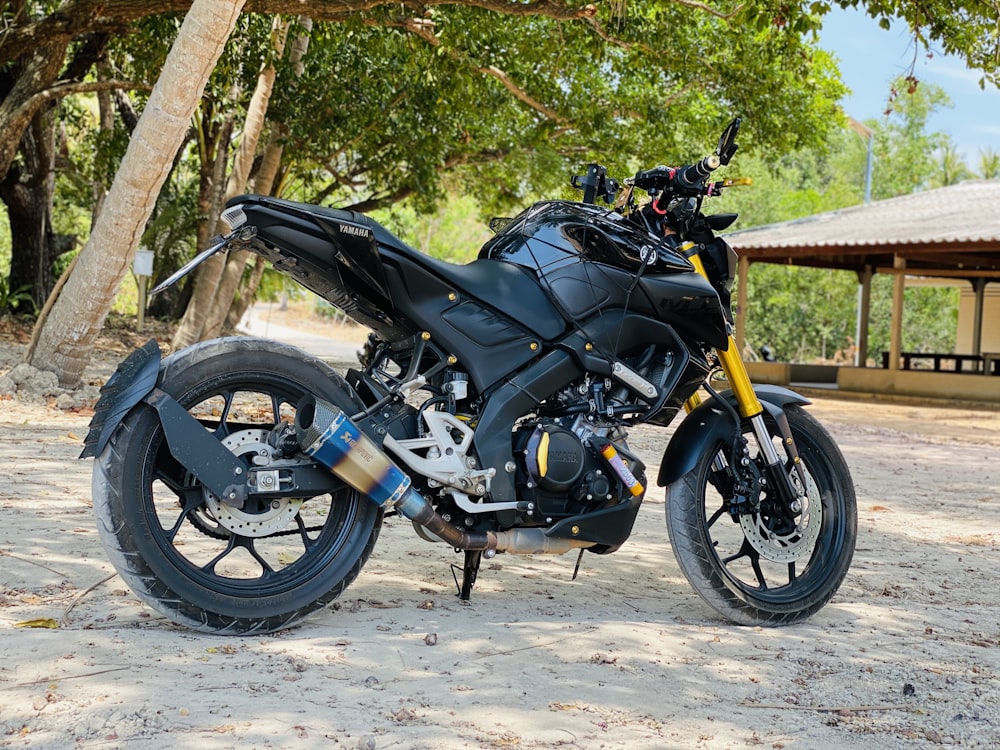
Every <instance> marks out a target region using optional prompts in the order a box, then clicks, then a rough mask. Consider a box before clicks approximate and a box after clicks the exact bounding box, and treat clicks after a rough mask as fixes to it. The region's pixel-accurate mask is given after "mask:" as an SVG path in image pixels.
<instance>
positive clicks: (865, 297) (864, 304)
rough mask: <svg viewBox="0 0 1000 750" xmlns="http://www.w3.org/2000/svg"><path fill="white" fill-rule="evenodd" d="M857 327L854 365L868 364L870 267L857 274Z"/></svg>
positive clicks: (870, 305) (862, 365) (870, 296)
mask: <svg viewBox="0 0 1000 750" xmlns="http://www.w3.org/2000/svg"><path fill="white" fill-rule="evenodd" d="M858 284H859V286H858V327H857V330H856V331H855V334H856V335H855V339H854V346H855V352H854V366H855V367H867V366H868V324H869V321H870V319H871V311H872V310H871V308H872V267H871V266H870V265H865V270H864V271H862V272H861V273H859V274H858Z"/></svg>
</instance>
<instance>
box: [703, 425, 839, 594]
mask: <svg viewBox="0 0 1000 750" xmlns="http://www.w3.org/2000/svg"><path fill="white" fill-rule="evenodd" d="M749 442H750V444H751V445H753V442H754V441H753V440H752V439H751V440H750V441H749ZM796 444H797V445H798V447H799V453H800V458H801V460H800V462H799V464H798V467H799V468H801V470H802V476H803V477H804V479H805V483H804V484H802V482H801V480H800V478H799V473H798V471H797V470H795V469H794V468H793V465H792V463H791V461H789V462H787V463H786V465H785V467H784V468H785V471H787V472H788V473H789V476H791V478H792V482H793V484H794V485H795V486H796V488H797V489H799V490H800V491H801V492H802V494H803V496H804V500H803V507H802V509H801V512H800V513H799V514H798V515H797V516H796V517H795V518H794V521H789V520H788V519H786V518H785V517H784V516H783V515H782V514H781V513H780V512H779V510H778V507H777V500H776V498H775V495H774V493H773V492H772V491H771V490H767V491H765V492H762V493H761V503H760V509H759V512H756V513H752V514H744V515H741V516H739V517H737V518H734V517H733V515H732V514H731V513H730V508H731V503H730V501H729V499H728V498H726V497H725V495H726V494H727V493H725V492H724V491H720V490H719V489H718V487H717V486H716V484H718V485H719V486H720V487H723V488H724V487H725V482H719V481H717V482H712V481H709V478H710V477H711V476H713V471H712V468H711V466H709V468H708V472H707V474H706V476H705V478H704V481H703V482H702V488H703V490H702V494H703V499H704V513H703V515H702V522H703V530H704V533H705V535H706V537H707V540H708V547H709V548H710V549H711V551H712V552H711V554H712V555H713V556H714V558H715V560H714V561H715V565H716V568H717V570H718V571H719V572H720V573H721V575H722V577H723V580H724V581H725V582H726V585H727V587H728V588H730V589H731V590H734V591H736V592H738V593H739V594H741V595H742V596H744V597H752V598H754V599H757V600H760V601H763V602H767V603H768V604H769V605H772V606H781V605H783V604H787V605H789V606H795V607H801V603H802V601H803V599H805V598H807V597H809V596H810V595H811V594H812V593H814V592H817V591H820V590H822V589H823V588H824V587H825V586H826V585H827V583H828V579H829V574H830V571H831V570H832V569H833V568H835V567H836V566H837V565H838V558H839V547H838V540H840V543H842V535H843V534H842V530H841V529H838V526H837V519H838V518H839V517H840V516H841V515H842V514H841V512H840V511H841V509H840V508H839V507H838V506H839V504H842V503H843V499H842V498H841V497H840V496H839V493H838V492H836V491H835V481H834V479H835V478H834V476H833V472H832V469H831V467H830V465H829V463H828V462H826V461H824V460H823V457H822V454H821V453H820V452H819V451H816V450H812V446H811V445H810V443H809V440H808V437H807V436H804V435H796ZM775 445H776V448H777V450H778V454H779V455H784V451H783V449H782V446H781V445H780V440H777V439H776V442H775ZM718 448H719V453H718V454H717V455H723V454H724V453H725V451H724V450H722V448H723V446H721V445H720V446H718ZM750 457H751V460H753V461H755V462H757V463H758V464H759V462H760V460H761V459H760V457H759V456H757V455H754V453H753V451H751V456H750ZM715 476H716V478H717V477H718V475H715Z"/></svg>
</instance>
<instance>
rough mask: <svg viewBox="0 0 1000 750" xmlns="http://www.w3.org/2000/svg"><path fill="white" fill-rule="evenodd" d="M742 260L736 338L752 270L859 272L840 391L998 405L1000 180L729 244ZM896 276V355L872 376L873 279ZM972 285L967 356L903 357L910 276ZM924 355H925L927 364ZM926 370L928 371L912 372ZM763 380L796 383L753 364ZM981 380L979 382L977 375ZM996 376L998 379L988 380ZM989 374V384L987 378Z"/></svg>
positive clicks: (743, 236)
mask: <svg viewBox="0 0 1000 750" xmlns="http://www.w3.org/2000/svg"><path fill="white" fill-rule="evenodd" d="M726 239H727V240H729V242H730V243H731V244H732V245H733V247H734V248H735V249H736V251H737V253H738V254H739V256H740V273H739V282H738V288H737V306H738V309H739V310H740V315H738V316H737V322H736V339H737V343H738V344H739V346H740V347H741V349H742V347H743V344H744V320H745V319H746V316H752V315H753V310H752V309H749V310H748V309H747V290H746V279H747V274H748V272H749V268H750V266H751V265H752V264H754V263H780V264H785V265H796V266H811V267H816V268H830V269H841V270H850V271H854V272H855V273H856V274H857V276H858V283H859V285H860V293H859V301H860V302H859V307H860V310H859V326H858V331H859V337H858V342H857V347H858V352H859V357H858V363H857V364H858V365H859V366H858V367H841V368H838V370H837V372H836V384H837V386H838V387H839V388H840V389H842V390H849V391H863V392H873V393H897V394H902V395H916V396H937V397H950V398H968V399H976V400H990V401H994V400H995V401H1000V298H993V296H992V295H989V298H988V295H987V294H986V288H987V285H988V284H989V283H990V282H1000V180H970V181H966V182H962V183H959V184H957V185H952V186H949V187H944V188H939V189H935V190H927V191H924V192H920V193H913V194H911V195H906V196H900V197H897V198H891V199H889V200H883V201H875V202H872V203H866V204H863V205H859V206H852V207H850V208H845V209H841V210H838V211H830V212H827V213H822V214H816V215H814V216H809V217H806V218H803V219H796V220H794V221H787V222H783V223H780V224H771V225H768V226H763V227H757V228H754V229H747V230H743V231H739V232H733V233H731V234H729V235H727V237H726ZM876 273H887V274H892V275H893V277H894V282H895V283H894V287H893V305H892V327H891V331H892V333H891V337H890V346H889V352H888V353H887V354H886V355H885V356H884V357H882V356H877V357H876V360H877V361H881V362H883V367H882V368H866V367H865V366H864V365H865V362H866V360H867V359H868V356H869V352H868V322H869V316H870V300H871V281H872V276H873V275H874V274H876ZM907 276H911V277H930V278H938V279H942V278H943V279H951V280H963V281H967V282H968V283H969V284H970V285H971V290H972V293H973V299H974V302H973V309H972V314H971V316H967V318H968V319H962V320H960V325H962V326H964V327H967V328H968V330H963V331H962V332H961V334H962V335H960V336H959V340H960V341H963V342H965V343H966V348H967V351H961V352H903V351H902V349H901V342H902V330H903V325H904V319H903V288H904V282H905V278H906V277H907ZM921 355H922V356H921ZM920 365H924V366H928V365H930V367H929V369H915V368H917V367H918V366H920ZM752 370H753V372H752V373H751V374H752V375H754V377H755V378H756V379H757V380H763V381H770V382H785V383H787V382H789V381H790V380H791V379H792V375H791V366H790V365H788V364H787V363H776V364H774V365H772V364H763V363H756V365H755V366H753V367H752ZM975 374H978V375H980V377H975ZM990 375H995V376H996V377H989V376H990ZM984 376H985V377H984Z"/></svg>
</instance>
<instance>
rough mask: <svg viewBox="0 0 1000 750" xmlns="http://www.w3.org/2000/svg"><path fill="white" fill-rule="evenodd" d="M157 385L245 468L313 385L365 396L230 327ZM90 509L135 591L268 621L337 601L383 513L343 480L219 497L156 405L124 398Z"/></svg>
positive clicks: (174, 607)
mask: <svg viewBox="0 0 1000 750" xmlns="http://www.w3.org/2000/svg"><path fill="white" fill-rule="evenodd" d="M158 386H159V387H160V388H161V389H162V390H164V391H166V392H167V393H169V394H170V395H171V396H173V397H174V398H175V399H176V400H177V401H178V402H179V403H180V404H181V405H182V406H183V407H184V408H186V409H188V411H189V412H191V413H192V414H194V415H195V416H196V417H197V418H198V419H199V420H200V421H201V422H202V423H203V424H205V425H206V426H207V427H208V428H209V429H210V430H211V431H212V432H213V434H214V435H215V436H216V437H217V438H218V439H219V440H220V441H221V442H223V444H224V445H226V446H227V447H228V448H229V449H230V450H231V451H233V452H234V453H236V454H237V455H239V456H241V458H243V460H244V461H245V462H246V463H247V465H248V466H249V465H250V464H251V463H253V464H256V465H258V466H259V465H261V463H263V462H267V461H268V460H269V459H268V456H269V448H268V446H267V445H266V441H265V437H266V434H267V431H269V430H270V428H271V427H273V426H274V425H275V424H276V423H277V422H278V421H279V420H286V421H287V420H290V419H291V418H292V417H293V415H294V410H295V404H297V403H298V401H299V399H300V398H301V397H302V396H304V395H306V394H307V393H308V394H313V395H315V396H317V397H319V398H323V399H325V400H327V401H330V402H332V403H334V404H337V405H338V406H340V407H341V408H343V409H344V410H345V411H347V413H354V412H355V411H357V410H358V409H359V407H360V405H359V403H358V402H357V401H356V400H354V399H353V398H352V394H351V391H350V388H349V387H348V386H347V384H346V383H345V382H344V381H343V379H342V378H341V377H340V375H338V374H337V373H336V372H335V371H334V370H332V369H331V368H330V367H328V366H327V365H325V364H324V363H322V362H321V361H319V360H318V359H316V358H314V357H310V356H309V355H307V354H305V353H304V352H302V351H300V350H298V349H295V348H294V347H290V346H286V345H283V344H279V343H276V342H271V341H264V340H260V339H249V338H233V339H220V340H216V341H209V342H205V343H203V344H198V345H195V346H193V347H191V348H189V349H185V350H183V351H181V352H179V353H177V354H175V355H173V356H171V357H169V358H168V359H166V360H165V361H164V365H163V368H162V369H161V372H160V376H159V381H158ZM93 496H94V512H95V514H96V516H97V519H98V528H99V530H100V534H101V539H102V542H103V543H104V546H105V547H106V549H107V551H108V554H109V557H110V558H111V562H112V564H113V565H114V566H115V568H116V569H117V570H118V572H119V574H120V575H121V576H122V578H123V579H124V580H125V582H126V583H127V584H128V585H129V586H130V587H131V589H132V590H133V591H134V592H135V594H136V595H137V596H138V597H139V598H140V599H141V600H142V601H144V602H145V603H147V604H149V605H150V606H151V607H153V608H154V609H156V610H158V611H159V612H161V613H162V614H164V615H166V616H167V617H168V618H170V619H171V620H173V621H174V622H176V623H179V624H182V625H185V626H187V627H191V628H194V629H196V630H200V631H204V632H213V633H227V634H246V633H266V632H271V631H274V630H279V629H281V628H285V627H288V626H290V625H292V624H294V623H295V622H297V621H298V620H300V619H301V618H302V617H304V616H305V615H307V614H308V613H309V612H312V611H314V610H316V609H319V608H321V607H323V606H325V605H327V604H329V603H330V602H332V601H333V600H334V599H335V598H336V597H337V596H338V595H339V594H340V593H341V592H342V591H343V590H344V589H345V588H346V587H347V586H348V584H350V582H351V581H353V580H354V578H356V577H357V575H358V573H359V572H360V571H361V567H362V566H363V565H364V563H365V562H366V561H367V559H368V557H369V555H370V554H371V551H372V548H373V546H374V544H375V541H376V539H377V538H378V533H379V529H380V526H381V511H380V510H379V508H378V507H377V506H375V505H374V504H373V503H371V502H369V501H368V500H367V499H365V498H364V497H362V496H360V495H359V493H357V492H356V491H354V490H353V489H351V488H350V487H348V486H346V485H343V486H342V487H340V488H338V489H337V490H335V491H334V492H332V493H330V494H328V495H323V496H320V497H313V498H309V499H307V500H304V501H302V500H295V499H292V498H280V499H276V500H272V501H270V502H261V501H255V500H254V499H253V498H250V499H249V500H248V501H247V504H246V505H245V506H244V508H242V509H231V508H229V507H228V506H224V505H222V504H220V503H219V502H218V501H217V500H216V499H215V498H214V497H213V496H212V495H211V494H210V493H209V492H208V491H207V490H206V489H205V488H204V487H203V486H202V485H201V484H200V483H199V482H198V481H197V479H195V478H194V477H193V476H192V475H191V474H190V472H188V471H187V470H186V469H184V467H182V466H180V465H179V464H178V463H177V461H176V460H174V459H173V458H172V456H171V455H170V452H169V450H168V448H167V444H166V440H165V438H164V433H163V429H162V427H161V425H160V422H159V419H158V415H157V413H156V411H155V410H154V409H153V408H152V407H149V406H147V405H145V404H140V405H139V406H138V407H136V408H135V409H133V410H132V411H131V412H130V413H129V414H128V415H127V416H126V417H125V419H124V420H123V421H122V423H121V425H120V426H119V427H118V429H117V430H116V431H115V433H114V435H113V436H112V438H111V440H110V441H109V442H108V445H107V447H106V448H105V450H104V451H103V452H102V454H101V455H100V456H99V457H98V459H97V461H96V463H95V466H94V477H93Z"/></svg>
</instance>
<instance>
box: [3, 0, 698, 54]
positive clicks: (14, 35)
mask: <svg viewBox="0 0 1000 750" xmlns="http://www.w3.org/2000/svg"><path fill="white" fill-rule="evenodd" d="M689 1H693V0H689ZM387 5H392V6H396V7H399V6H400V5H403V6H404V7H409V8H411V9H412V10H413V11H415V12H421V11H423V10H424V9H426V8H428V7H432V6H443V5H466V6H471V7H475V8H482V9H483V10H488V11H492V12H494V13H499V14H502V15H509V16H521V17H523V16H547V17H549V18H553V19H557V20H564V21H570V20H576V19H582V18H591V17H592V16H594V15H596V13H597V8H596V7H595V6H594V5H584V6H578V5H570V4H569V3H568V2H566V0H532V1H531V2H521V1H520V0H423V1H419V0H403V2H399V0H248V1H247V3H246V5H245V6H244V11H245V12H250V13H270V14H289V15H296V16H308V17H310V18H312V19H313V21H335V22H336V21H345V20H347V19H348V18H351V17H352V16H355V15H356V14H358V13H361V12H364V11H370V10H374V9H376V8H379V7H382V6H387ZM190 7H191V0H76V2H72V1H71V2H68V3H66V4H64V5H63V6H62V7H60V8H59V10H58V11H57V12H55V13H51V14H49V15H47V16H45V17H44V18H40V19H38V20H37V21H34V22H32V23H27V24H24V25H20V26H17V25H15V26H10V27H8V28H7V30H6V31H5V32H4V34H3V35H2V36H0V65H3V64H4V63H7V62H10V61H12V60H16V59H17V58H19V57H21V56H22V55H25V54H27V53H28V52H30V51H31V50H33V49H35V48H37V47H39V46H41V45H42V44H43V43H44V44H50V43H52V42H53V41H57V40H58V41H65V42H67V43H68V42H69V41H70V40H72V39H75V38H79V37H81V36H83V35H85V34H88V33H92V32H102V33H108V34H113V33H122V32H124V31H126V30H127V29H128V27H129V25H130V24H132V23H133V22H135V21H137V20H139V19H140V18H146V17H147V16H153V15H159V14H163V13H183V12H185V11H187V10H188V8H190Z"/></svg>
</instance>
